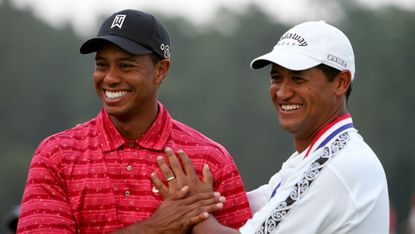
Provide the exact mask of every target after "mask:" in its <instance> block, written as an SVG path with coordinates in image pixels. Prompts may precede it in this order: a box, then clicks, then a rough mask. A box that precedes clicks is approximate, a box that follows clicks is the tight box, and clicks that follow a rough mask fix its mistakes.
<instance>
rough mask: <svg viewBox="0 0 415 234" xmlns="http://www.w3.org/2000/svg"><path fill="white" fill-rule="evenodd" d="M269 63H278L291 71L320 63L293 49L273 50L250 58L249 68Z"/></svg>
mask: <svg viewBox="0 0 415 234" xmlns="http://www.w3.org/2000/svg"><path fill="white" fill-rule="evenodd" d="M271 63H275V64H278V65H280V66H282V67H285V68H287V69H290V70H293V71H301V70H306V69H309V68H312V67H314V66H317V65H319V64H321V62H320V61H318V60H316V59H315V58H311V57H310V56H307V55H305V54H301V53H296V52H293V51H284V50H278V51H275V50H273V51H271V52H269V53H268V54H264V55H262V56H260V57H258V58H256V59H254V60H252V62H251V68H252V69H254V70H255V69H260V68H263V67H265V66H267V65H269V64H271Z"/></svg>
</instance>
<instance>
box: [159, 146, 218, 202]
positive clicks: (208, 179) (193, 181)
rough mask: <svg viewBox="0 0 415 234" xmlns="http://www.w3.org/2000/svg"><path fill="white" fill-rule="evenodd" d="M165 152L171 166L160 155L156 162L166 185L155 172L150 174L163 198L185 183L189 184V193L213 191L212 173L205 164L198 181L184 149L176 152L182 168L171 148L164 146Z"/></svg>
mask: <svg viewBox="0 0 415 234" xmlns="http://www.w3.org/2000/svg"><path fill="white" fill-rule="evenodd" d="M165 153H166V156H167V159H168V160H169V164H170V167H171V168H170V167H169V166H168V165H167V163H166V162H165V161H164V159H163V157H162V156H159V157H157V162H158V164H159V167H160V169H161V171H162V173H163V176H164V178H167V184H168V186H166V185H165V184H164V183H163V182H162V181H161V180H160V178H159V177H158V176H157V175H156V173H152V175H151V179H152V181H153V183H154V184H155V186H156V188H157V189H158V190H159V192H160V194H161V196H162V197H163V198H164V199H166V198H168V197H169V196H171V195H172V194H174V193H175V192H176V191H177V190H180V189H181V188H183V186H185V185H187V186H189V189H190V194H191V195H192V194H196V193H200V192H211V191H213V175H212V173H211V172H210V170H209V167H208V165H207V164H205V165H204V166H203V170H202V173H203V180H202V181H200V179H199V177H198V175H197V174H196V171H195V169H194V166H193V163H192V161H191V160H190V159H189V157H188V156H187V154H186V153H185V152H184V151H182V150H179V151H178V152H177V153H178V155H179V157H180V159H181V162H182V163H183V168H182V166H181V163H180V161H179V160H178V158H177V157H176V155H175V154H174V152H173V151H172V149H170V148H166V149H165ZM183 169H184V170H183Z"/></svg>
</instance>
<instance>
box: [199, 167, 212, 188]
mask: <svg viewBox="0 0 415 234" xmlns="http://www.w3.org/2000/svg"><path fill="white" fill-rule="evenodd" d="M202 173H203V183H204V184H207V185H210V187H211V188H212V189H213V182H214V181H213V180H214V179H213V175H212V172H210V169H209V165H208V164H205V165H203V170H202Z"/></svg>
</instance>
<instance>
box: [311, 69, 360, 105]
mask: <svg viewBox="0 0 415 234" xmlns="http://www.w3.org/2000/svg"><path fill="white" fill-rule="evenodd" d="M316 68H318V69H320V70H321V71H322V72H323V73H324V74H325V75H326V77H327V79H328V80H329V81H330V82H331V81H333V80H334V78H336V76H337V75H338V74H339V73H340V70H338V69H336V68H334V67H330V66H328V65H326V64H320V65H317V66H316ZM351 93H352V84H351V83H350V86H349V88H348V89H347V91H346V102H347V101H348V100H349V96H350V94H351Z"/></svg>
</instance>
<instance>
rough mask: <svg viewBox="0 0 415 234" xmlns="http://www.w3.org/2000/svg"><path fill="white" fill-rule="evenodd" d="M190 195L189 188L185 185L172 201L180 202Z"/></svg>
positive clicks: (173, 196)
mask: <svg viewBox="0 0 415 234" xmlns="http://www.w3.org/2000/svg"><path fill="white" fill-rule="evenodd" d="M188 193H189V186H187V185H185V186H183V188H181V189H180V190H178V191H176V192H175V193H174V194H173V195H172V197H171V199H172V200H180V199H183V198H185V197H186V195H187V194H188Z"/></svg>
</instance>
